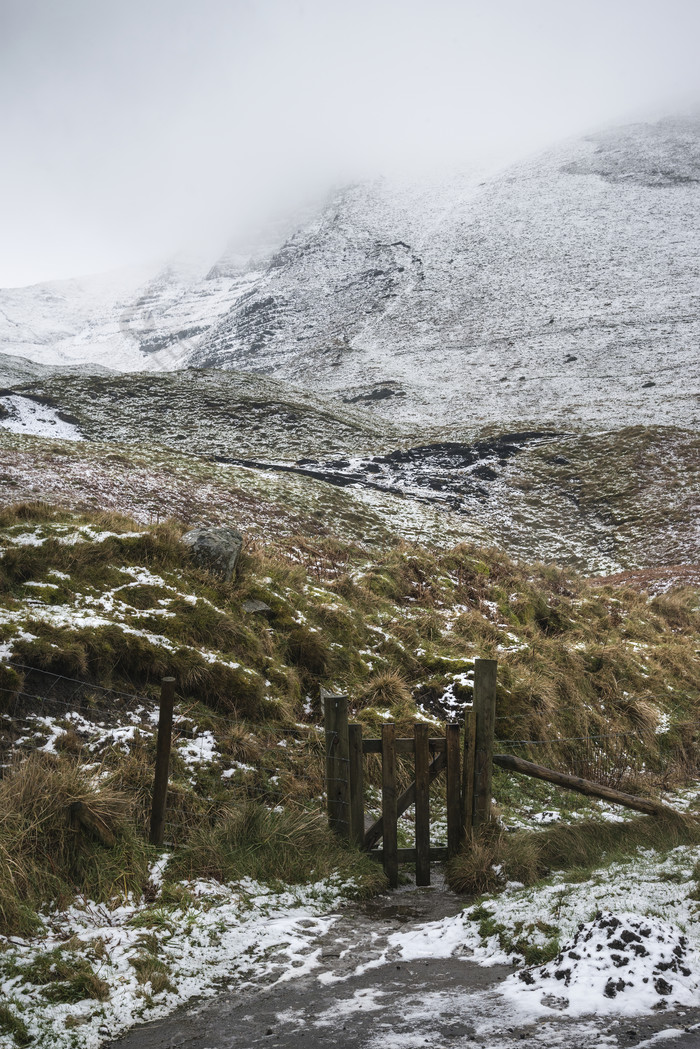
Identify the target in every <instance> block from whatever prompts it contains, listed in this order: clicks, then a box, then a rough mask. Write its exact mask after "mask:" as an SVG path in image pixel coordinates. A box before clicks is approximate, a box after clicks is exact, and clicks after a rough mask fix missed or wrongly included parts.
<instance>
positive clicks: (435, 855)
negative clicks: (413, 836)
mask: <svg viewBox="0 0 700 1049" xmlns="http://www.w3.org/2000/svg"><path fill="white" fill-rule="evenodd" d="M396 854H397V857H398V861H399V863H415V862H416V850H415V849H397V850H396ZM368 855H370V856H371V857H372V859H374V860H379V862H380V863H381V862H382V861H383V860H384V849H370V851H369V853H368ZM428 855H429V858H430V860H431V861H432V860H435V861H437V860H446V859H447V858H448V857H449V849H448V848H447V846H446V845H437V846H436V847H435V848H432V849H430V852H429V854H428Z"/></svg>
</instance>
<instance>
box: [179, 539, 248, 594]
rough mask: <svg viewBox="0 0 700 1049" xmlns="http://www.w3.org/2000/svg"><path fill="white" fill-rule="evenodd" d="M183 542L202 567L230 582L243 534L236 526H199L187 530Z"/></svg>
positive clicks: (238, 555) (241, 544)
mask: <svg viewBox="0 0 700 1049" xmlns="http://www.w3.org/2000/svg"><path fill="white" fill-rule="evenodd" d="M182 542H183V543H184V544H185V546H187V547H189V549H190V552H191V554H192V557H193V559H194V561H195V562H196V564H198V565H199V567H200V568H204V569H206V570H207V571H208V572H211V573H212V575H215V576H218V577H219V578H220V579H223V580H224V582H226V583H230V582H231V580H232V579H233V573H234V572H235V570H236V565H237V564H238V558H239V557H240V553H241V548H242V546H243V536H242V535H241V534H240V532H237V531H236V529H235V528H226V527H219V528H206V527H204V526H198V527H197V528H193V529H192V530H191V531H189V532H186V533H185V534H184V535H183V537H182Z"/></svg>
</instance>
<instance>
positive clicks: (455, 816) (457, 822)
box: [445, 724, 462, 856]
mask: <svg viewBox="0 0 700 1049" xmlns="http://www.w3.org/2000/svg"><path fill="white" fill-rule="evenodd" d="M445 759H446V762H447V852H448V855H450V856H454V854H455V853H456V852H457V850H458V849H459V843H460V840H461V838H462V827H461V822H462V821H461V818H460V817H461V811H460V810H461V799H460V787H461V783H460V768H459V725H454V724H452V725H447V726H446V728H445Z"/></svg>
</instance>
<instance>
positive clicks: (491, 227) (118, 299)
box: [0, 119, 700, 428]
mask: <svg viewBox="0 0 700 1049" xmlns="http://www.w3.org/2000/svg"><path fill="white" fill-rule="evenodd" d="M699 142H700V121H698V120H691V119H687V120H676V121H664V122H661V123H659V124H654V125H649V124H639V125H635V126H632V127H628V128H622V129H618V130H616V131H611V132H607V133H605V134H601V135H598V136H594V137H592V138H590V139H587V140H584V141H579V142H573V143H567V144H565V145H563V146H561V147H560V148H559V149H556V150H553V151H550V152H548V153H546V154H544V155H542V156H539V157H537V158H534V159H532V160H530V161H527V162H524V163H520V164H517V165H515V166H513V167H511V168H509V169H507V170H505V171H501V172H499V173H497V174H494V175H491V176H489V177H487V178H485V179H484V180H482V181H481V182H477V181H476V180H475V179H474V178H472V177H466V176H465V177H455V178H451V179H447V180H443V181H441V182H439V183H432V184H429V185H428V184H420V185H416V184H407V183H404V184H401V185H398V184H396V183H393V184H392V183H388V182H385V181H380V182H377V183H372V184H362V185H358V186H354V187H351V188H349V189H346V190H344V191H342V192H341V193H339V194H338V195H337V196H336V197H335V198H334V199H333V200H332V201H331V202H330V204H329V205H328V206H327V207H326V208H325V209H321V210H320V211H319V212H318V214H316V215H315V216H313V217H312V218H310V219H306V220H305V221H303V222H302V223H301V225H300V226H299V228H298V229H297V231H296V232H295V233H294V234H293V235H292V236H291V237H288V238H287V239H286V240H283V239H278V240H277V242H275V240H274V238H273V239H272V240H268V241H267V243H266V245H265V247H264V248H262V249H260V251H259V252H257V253H255V252H251V251H250V250H248V251H247V253H243V254H241V253H240V252H239V253H237V252H236V251H234V250H233V249H232V251H231V252H229V253H228V254H227V255H226V256H225V257H224V258H223V259H221V260H219V262H218V263H217V264H216V265H214V266H213V267H207V266H204V267H203V266H199V267H194V268H188V267H186V266H183V265H180V264H178V265H172V266H170V267H168V268H166V269H165V270H163V271H161V272H160V273H157V274H150V275H146V276H145V275H144V274H140V275H132V276H129V277H128V278H123V279H122V278H120V282H116V281H115V282H112V283H110V281H109V280H107V279H99V280H98V279H91V280H90V281H77V282H64V283H62V284H54V285H42V286H37V287H35V288H29V289H19V290H12V291H6V292H2V293H1V294H0V349H2V350H4V351H5V352H11V353H19V354H22V355H24V356H27V357H30V358H32V359H34V360H38V361H44V362H45V363H59V362H62V363H69V362H71V361H73V362H75V361H92V362H101V363H105V362H106V363H108V364H109V365H110V366H111V367H116V368H130V369H133V368H143V367H144V366H145V367H149V368H160V369H162V368H166V369H169V368H173V367H178V366H180V365H181V364H183V363H189V364H194V365H197V366H206V367H212V366H213V367H218V368H220V367H226V368H228V367H232V368H237V369H243V370H247V371H256V372H264V373H266V374H269V375H273V376H276V377H279V378H285V379H287V380H291V381H292V382H294V383H296V384H297V385H305V384H306V383H307V382H310V383H313V388H314V389H315V390H317V391H326V392H328V393H330V394H333V395H335V396H338V397H339V398H343V399H350V400H352V399H354V398H358V397H359V398H378V400H369V401H368V403H369V404H370V406H372V405H377V404H379V405H380V407H381V409H382V411H384V412H387V411H388V412H390V413H391V415H392V416H393V417H395V418H397V419H399V418H400V419H415V420H421V421H431V422H434V423H436V424H444V423H445V422H447V421H460V422H466V423H468V424H470V425H479V424H484V423H491V422H498V423H502V422H504V421H507V420H512V419H517V420H519V425H520V426H522V423H523V421H524V420H527V421H528V424H535V423H539V424H542V423H546V424H547V425H555V426H560V425H563V424H566V425H571V424H572V423H576V424H578V425H590V424H592V425H595V426H596V427H606V428H607V427H610V426H620V425H627V424H637V423H644V424H649V425H659V424H661V425H678V424H680V425H684V426H691V425H694V424H695V423H696V421H697V409H698V400H697V395H698V342H699V336H700V320H699V319H698V318H699V313H698V305H699V301H700V291H699V275H700V262H699V259H698V244H699V243H700V228H699V226H700V207H699V206H698V204H699V203H700V181H699V179H700V162H699V159H698V158H699V156H700V148H699V145H698V143H699ZM652 384H653V385H652Z"/></svg>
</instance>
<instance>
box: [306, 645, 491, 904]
mask: <svg viewBox="0 0 700 1049" xmlns="http://www.w3.org/2000/svg"><path fill="white" fill-rule="evenodd" d="M322 698H323V702H324V716H325V727H326V786H327V794H328V820H329V824H330V826H331V828H332V829H333V830H334V831H335V832H336V833H337V834H339V835H340V836H341V837H343V838H346V839H347V840H349V841H352V842H354V843H355V844H356V845H358V846H359V847H360V848H362V849H365V850H366V851H367V852H369V853H370V855H372V856H375V857H376V858H377V859H379V860H381V861H382V862H383V865H384V870H385V872H386V875H387V877H388V879H389V884H390V885H391V886H392V887H395V886H396V885H397V884H398V875H399V863H415V865H416V885H429V884H430V863H431V861H435V860H445V859H447V858H448V857H449V856H452V855H454V853H455V852H456V851H457V849H458V848H459V846H460V845H461V843H462V841H463V840H464V839H465V837H469V836H470V835H471V833H472V830H473V828H475V827H478V826H479V825H480V824H481V823H482V822H484V821H486V820H487V819H489V818H490V809H491V771H492V757H493V717H494V712H495V701H496V662H495V661H494V660H487V659H481V660H476V665H475V674H474V704H473V705H472V706H468V707H466V709H465V718H464V736H463V739H462V740H461V741H460V727H459V725H457V724H448V725H447V726H446V729H445V735H444V736H437V737H431V736H430V735H429V726H428V725H426V724H425V723H421V722H418V723H416V724H414V726H413V735H412V736H408V737H405V738H404V737H397V735H396V726H395V724H394V723H393V722H388V723H387V724H385V725H382V735H381V738H380V739H363V737H362V725H359V724H348V700H347V696H334V695H331V694H330V693H327V692H323V693H322ZM365 754H380V755H381V758H382V814H381V816H380V817H379V819H377V820H375V821H374V822H371V821H370V822H368V823H367V822H366V820H365V806H364V755H365ZM399 755H412V756H413V770H414V775H413V780H412V782H411V783H410V784H409V786H408V787H407V788H406V790H404V791H403V792H402V793H401V794H399V793H398V788H397V775H396V771H397V757H398V756H399ZM443 771H444V772H445V774H446V781H447V782H446V792H445V793H446V812H447V844H446V845H444V846H440V847H438V848H431V846H430V786H431V784H432V783H433V781H434V780H436V779H437V777H438V776H439V775H440V774H441V773H442V772H443ZM411 806H415V847H414V848H411V849H399V848H398V841H397V838H398V819H399V817H400V816H401V815H403V813H404V812H406V811H407V809H409V808H411ZM380 841H382V848H380V849H379V848H377V847H376V846H377V844H378V843H379V842H380Z"/></svg>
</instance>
